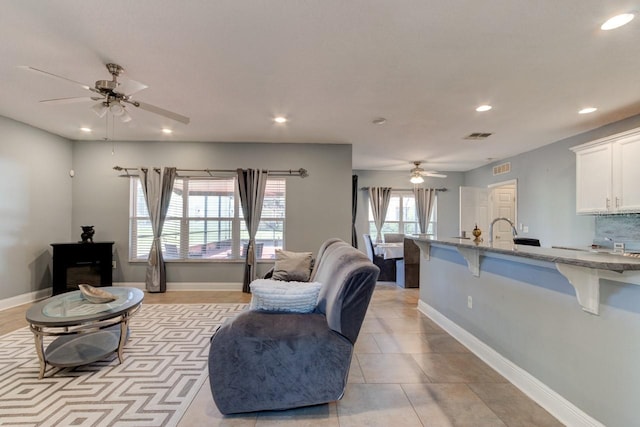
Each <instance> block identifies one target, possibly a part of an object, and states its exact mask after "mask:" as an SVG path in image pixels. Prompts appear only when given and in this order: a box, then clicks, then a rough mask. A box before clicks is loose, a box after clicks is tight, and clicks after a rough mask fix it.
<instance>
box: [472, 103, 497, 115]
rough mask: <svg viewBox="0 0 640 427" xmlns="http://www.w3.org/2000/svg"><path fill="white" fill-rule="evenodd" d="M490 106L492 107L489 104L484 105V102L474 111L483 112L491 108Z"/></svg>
mask: <svg viewBox="0 0 640 427" xmlns="http://www.w3.org/2000/svg"><path fill="white" fill-rule="evenodd" d="M492 108H493V107H492V106H491V105H486V104H485V105H481V106H479V107H478V108H476V111H477V112H479V113H482V112H484V111H489V110H491V109H492Z"/></svg>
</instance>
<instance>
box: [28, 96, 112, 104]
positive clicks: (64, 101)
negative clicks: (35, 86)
mask: <svg viewBox="0 0 640 427" xmlns="http://www.w3.org/2000/svg"><path fill="white" fill-rule="evenodd" d="M99 99H102V98H96V97H90V96H74V97H72V98H53V99H43V100H42V101H40V102H41V103H47V104H72V103H74V102H85V101H97V100H99Z"/></svg>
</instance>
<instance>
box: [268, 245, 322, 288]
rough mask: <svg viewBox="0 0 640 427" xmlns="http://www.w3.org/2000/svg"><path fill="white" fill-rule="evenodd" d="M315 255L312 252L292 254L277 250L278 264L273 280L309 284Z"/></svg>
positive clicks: (274, 269) (275, 267)
mask: <svg viewBox="0 0 640 427" xmlns="http://www.w3.org/2000/svg"><path fill="white" fill-rule="evenodd" d="M312 262H313V254H312V253H311V252H290V251H283V250H281V249H276V264H275V266H274V268H273V275H272V277H271V278H272V279H273V280H287V281H291V282H307V281H309V278H310V277H311V266H312Z"/></svg>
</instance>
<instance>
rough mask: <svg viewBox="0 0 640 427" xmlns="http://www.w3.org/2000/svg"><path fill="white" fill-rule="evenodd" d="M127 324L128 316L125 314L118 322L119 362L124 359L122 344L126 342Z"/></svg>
mask: <svg viewBox="0 0 640 427" xmlns="http://www.w3.org/2000/svg"><path fill="white" fill-rule="evenodd" d="M128 325H129V317H128V316H127V315H126V314H125V315H124V319H122V322H120V342H118V360H120V363H122V362H123V361H124V355H123V352H124V344H125V343H126V342H127V330H128V327H129V326H128Z"/></svg>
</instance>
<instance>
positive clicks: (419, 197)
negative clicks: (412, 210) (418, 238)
mask: <svg viewBox="0 0 640 427" xmlns="http://www.w3.org/2000/svg"><path fill="white" fill-rule="evenodd" d="M413 195H414V197H415V199H416V216H417V217H418V225H419V226H420V233H423V234H424V233H426V232H427V228H428V227H429V218H430V217H431V211H432V210H433V201H434V200H435V198H436V189H435V188H414V189H413Z"/></svg>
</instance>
